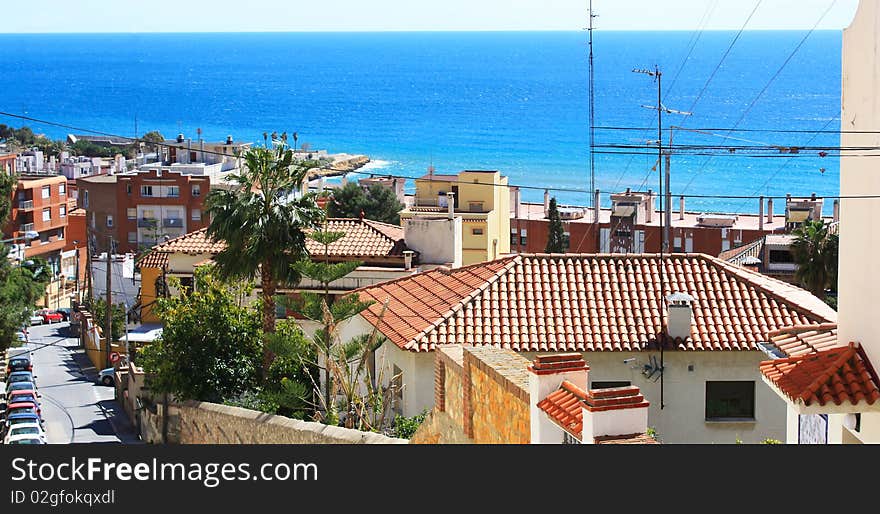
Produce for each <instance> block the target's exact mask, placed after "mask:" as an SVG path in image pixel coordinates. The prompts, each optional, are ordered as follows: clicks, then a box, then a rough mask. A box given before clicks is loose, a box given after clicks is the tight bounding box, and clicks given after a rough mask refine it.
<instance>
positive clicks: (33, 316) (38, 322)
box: [31, 312, 43, 325]
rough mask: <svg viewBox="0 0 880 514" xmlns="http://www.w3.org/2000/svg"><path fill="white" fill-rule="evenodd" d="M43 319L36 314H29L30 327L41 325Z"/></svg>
mask: <svg viewBox="0 0 880 514" xmlns="http://www.w3.org/2000/svg"><path fill="white" fill-rule="evenodd" d="M42 324H43V317H42V316H40V315H39V314H37V313H36V312H32V313H31V325H42Z"/></svg>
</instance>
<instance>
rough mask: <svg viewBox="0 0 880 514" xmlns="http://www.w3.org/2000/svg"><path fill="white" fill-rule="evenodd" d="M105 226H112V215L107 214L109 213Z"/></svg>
mask: <svg viewBox="0 0 880 514" xmlns="http://www.w3.org/2000/svg"><path fill="white" fill-rule="evenodd" d="M107 226H108V227H112V226H113V216H111V215H109V214H108V215H107Z"/></svg>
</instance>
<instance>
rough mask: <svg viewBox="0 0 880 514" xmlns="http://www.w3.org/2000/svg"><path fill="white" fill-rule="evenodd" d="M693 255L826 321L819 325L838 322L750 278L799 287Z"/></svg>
mask: <svg viewBox="0 0 880 514" xmlns="http://www.w3.org/2000/svg"><path fill="white" fill-rule="evenodd" d="M693 255H695V256H699V257H701V258H703V259H704V260H707V261H709V262H710V263H712V264H713V265H715V266H716V267H720V268H722V269H723V270H724V271H727V272H730V273H732V274H734V275H736V276H737V277H739V278H740V279H744V280H748V282H749V284H751V285H752V286H753V287H756V288H758V289H760V290H761V291H763V292H764V293H766V294H767V295H768V296H771V297H773V298H774V299H776V300H781V301H782V302H784V303H785V304H786V305H787V306H788V307H789V308H790V309H791V310H794V311H797V312H801V313H806V314H808V315H809V316H810V317H816V318H820V319H823V320H825V321H824V322H820V323H817V324H823V323H836V322H837V321H836V319H835V320H834V321H832V320H831V319H829V318H828V317H826V316H825V315H824V314H820V313H818V312H816V311H814V310H813V309H811V308H809V307H806V306H804V305H802V304H801V303H799V302H795V301H793V300H791V299H790V298H786V297H785V296H784V295H783V294H781V293H780V292H779V291H776V290H773V289H771V288H769V287H767V286H766V285H764V284H762V283H760V282H757V281H752V280H749V278H750V277H754V276H757V277H759V278H761V279H762V280H768V281H771V282H772V283H776V284H779V285H781V286H784V287H786V288H788V289H801V288H799V287H797V286H794V285H792V284H789V283H788V282H783V281H782V280H779V279H776V278H773V277H771V276H768V275H764V274H763V273H759V272H757V271H752V270H749V269H746V268H744V267H742V266H737V265H735V264H732V263H729V262H726V261H723V260H721V259H719V258H718V257H713V256H711V255H708V254H705V253H695V254H693ZM801 290H802V291H803V292H805V293H807V294H810V295H811V296H812V294H811V293H810V292H809V291H807V290H805V289H801ZM816 301H820V300H819V299H818V298H817V299H816ZM823 303H824V302H823ZM830 308H831V307H829V309H830Z"/></svg>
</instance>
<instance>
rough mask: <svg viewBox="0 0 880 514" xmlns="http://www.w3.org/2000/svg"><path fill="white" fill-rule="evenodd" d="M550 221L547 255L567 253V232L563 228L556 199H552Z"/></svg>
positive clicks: (548, 215)
mask: <svg viewBox="0 0 880 514" xmlns="http://www.w3.org/2000/svg"><path fill="white" fill-rule="evenodd" d="M547 218H548V219H549V220H550V233H549V234H548V236H547V248H546V249H545V250H544V251H545V252H546V253H565V231H564V230H563V228H562V218H561V217H560V216H559V208H558V207H557V206H556V197H553V198H551V199H550V212H549V213H548V214H547Z"/></svg>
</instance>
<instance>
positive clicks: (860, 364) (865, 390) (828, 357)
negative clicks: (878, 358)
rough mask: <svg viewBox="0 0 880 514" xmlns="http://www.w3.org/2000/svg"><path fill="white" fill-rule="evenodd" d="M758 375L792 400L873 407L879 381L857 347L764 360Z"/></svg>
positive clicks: (807, 404)
mask: <svg viewBox="0 0 880 514" xmlns="http://www.w3.org/2000/svg"><path fill="white" fill-rule="evenodd" d="M760 369H761V373H763V374H764V376H765V377H767V379H768V380H770V381H771V382H772V383H773V384H774V385H775V386H776V388H777V389H779V390H780V391H782V393H783V394H785V395H786V396H787V397H788V398H790V399H791V400H792V401H795V402H796V401H801V402H803V404H804V405H806V406H810V405H813V404H818V405H820V406H824V405H826V404H829V403H833V404H835V405H842V404H844V403H849V404H851V405H856V404H858V403H859V402H861V401H863V400H864V401H865V402H867V403H868V405H873V404H874V402H875V401H877V400H878V399H880V389H878V385H880V380H878V379H877V374H876V373H875V372H874V369H873V368H872V366H871V364H870V362H869V361H868V358H867V357H866V356H865V353H864V350H862V348H861V347H859V346H857V345H855V344H850V345H849V346H839V347H836V348H831V349H828V350H822V351H820V352H814V353H809V354H806V355H797V356H794V357H789V358H786V359H776V360H772V361H764V362H762V363H761V365H760Z"/></svg>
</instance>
